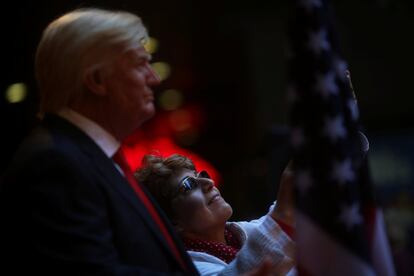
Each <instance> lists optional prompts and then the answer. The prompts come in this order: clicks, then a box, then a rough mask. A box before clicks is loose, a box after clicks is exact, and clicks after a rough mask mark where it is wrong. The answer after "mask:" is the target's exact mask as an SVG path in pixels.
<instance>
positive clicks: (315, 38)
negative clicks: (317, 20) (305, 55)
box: [308, 29, 331, 55]
mask: <svg viewBox="0 0 414 276" xmlns="http://www.w3.org/2000/svg"><path fill="white" fill-rule="evenodd" d="M326 35H327V34H326V31H325V30H324V29H320V30H319V31H317V32H310V33H309V41H308V47H309V49H310V50H311V51H313V52H314V53H315V54H317V55H319V54H320V53H321V51H322V50H329V49H330V48H331V44H329V41H328V40H327V37H326Z"/></svg>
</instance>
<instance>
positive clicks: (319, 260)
mask: <svg viewBox="0 0 414 276" xmlns="http://www.w3.org/2000/svg"><path fill="white" fill-rule="evenodd" d="M294 2H295V6H294V7H292V10H294V14H293V16H292V19H293V20H292V22H291V25H290V27H291V28H290V32H289V33H290V39H291V53H290V62H289V64H290V66H289V85H288V99H289V105H290V111H291V112H290V124H291V134H290V136H291V139H290V141H291V145H292V148H293V152H294V166H295V172H296V174H295V192H296V196H297V212H296V213H297V217H296V218H297V221H296V229H297V230H296V240H297V249H298V261H297V262H298V272H299V274H300V275H347V276H348V275H395V270H394V266H393V262H392V258H391V254H390V248H389V246H388V241H387V237H386V233H385V226H384V221H383V217H382V212H381V210H380V208H378V207H377V206H376V205H375V201H374V196H373V188H372V184H371V179H370V176H369V170H368V165H367V158H366V156H365V153H366V152H365V151H366V150H367V148H364V147H365V146H366V144H364V143H363V142H364V138H365V136H364V135H363V134H362V132H361V131H360V130H361V126H360V122H359V112H358V107H357V102H356V99H355V97H354V95H353V91H352V87H351V83H350V79H349V78H348V76H347V63H346V62H345V60H344V59H343V58H342V56H341V54H340V52H339V47H338V42H337V40H336V38H335V32H334V27H333V18H332V15H333V13H332V11H331V7H330V6H329V3H327V1H324V0H297V1H296V0H295V1H294ZM365 142H366V141H365Z"/></svg>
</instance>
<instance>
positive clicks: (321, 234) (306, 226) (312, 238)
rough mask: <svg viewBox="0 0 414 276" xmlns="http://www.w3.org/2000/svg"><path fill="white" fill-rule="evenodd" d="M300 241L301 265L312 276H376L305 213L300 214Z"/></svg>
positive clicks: (298, 221) (367, 265)
mask: <svg viewBox="0 0 414 276" xmlns="http://www.w3.org/2000/svg"><path fill="white" fill-rule="evenodd" d="M296 229H300V231H296V240H297V248H298V265H299V266H300V267H303V268H304V269H305V270H306V271H307V272H309V274H311V275H318V276H319V275H335V276H350V275H364V276H370V275H375V272H374V270H373V268H372V267H371V266H370V265H369V264H367V263H365V262H364V261H363V260H361V259H360V258H358V257H357V256H355V255H353V254H352V253H351V252H350V251H348V250H346V249H345V248H344V247H342V246H341V245H340V244H339V243H337V242H336V241H335V240H333V239H332V238H331V237H330V236H328V235H327V234H326V232H325V231H323V230H322V229H321V228H319V227H318V226H317V225H315V224H314V223H313V222H312V220H310V219H309V218H308V217H307V216H306V215H305V214H303V213H300V212H299V211H298V212H297V222H296Z"/></svg>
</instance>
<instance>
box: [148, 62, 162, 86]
mask: <svg viewBox="0 0 414 276" xmlns="http://www.w3.org/2000/svg"><path fill="white" fill-rule="evenodd" d="M147 83H148V85H150V86H156V85H159V84H160V83H161V78H160V76H159V75H158V73H157V72H156V71H155V70H154V68H152V66H151V64H148V76H147Z"/></svg>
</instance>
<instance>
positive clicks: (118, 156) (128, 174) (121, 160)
mask: <svg viewBox="0 0 414 276" xmlns="http://www.w3.org/2000/svg"><path fill="white" fill-rule="evenodd" d="M112 159H113V160H114V161H115V162H116V163H117V164H118V166H119V167H120V168H121V170H122V171H123V173H124V176H125V178H126V180H128V182H129V184H130V185H131V187H132V188H133V189H134V191H135V193H136V194H137V196H138V198H139V199H140V200H141V202H142V203H143V204H144V206H145V207H146V209H147V211H148V212H149V214H150V215H151V217H152V219H153V220H154V221H155V223H156V224H157V226H158V227H159V229H160V231H161V233H162V235H163V236H164V238H165V240H166V241H167V243H168V245H169V247H170V249H171V251H172V252H173V254H174V255H175V257H176V258H177V260H178V262H179V263H180V265H181V267H182V268H183V269H184V270H187V269H186V265H185V264H184V261H183V259H182V256H181V254H180V252H179V251H178V249H177V246H176V245H175V243H174V241H173V239H172V237H171V235H170V233H169V232H168V230H167V228H166V226H165V224H164V222H163V220H162V219H161V217H160V215H159V213H158V212H157V210H156V209H155V207H154V205H153V203H152V202H151V200H150V199H149V198H148V196H147V195H146V194H145V192H144V191H143V189H142V187H141V185H140V184H139V183H138V181H136V180H135V177H134V175H133V174H132V171H131V168H130V167H129V165H128V163H127V162H126V159H125V156H124V154H123V152H122V150H121V149H119V150H118V151H117V152H116V153H115V155H114V156H113V157H112Z"/></svg>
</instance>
